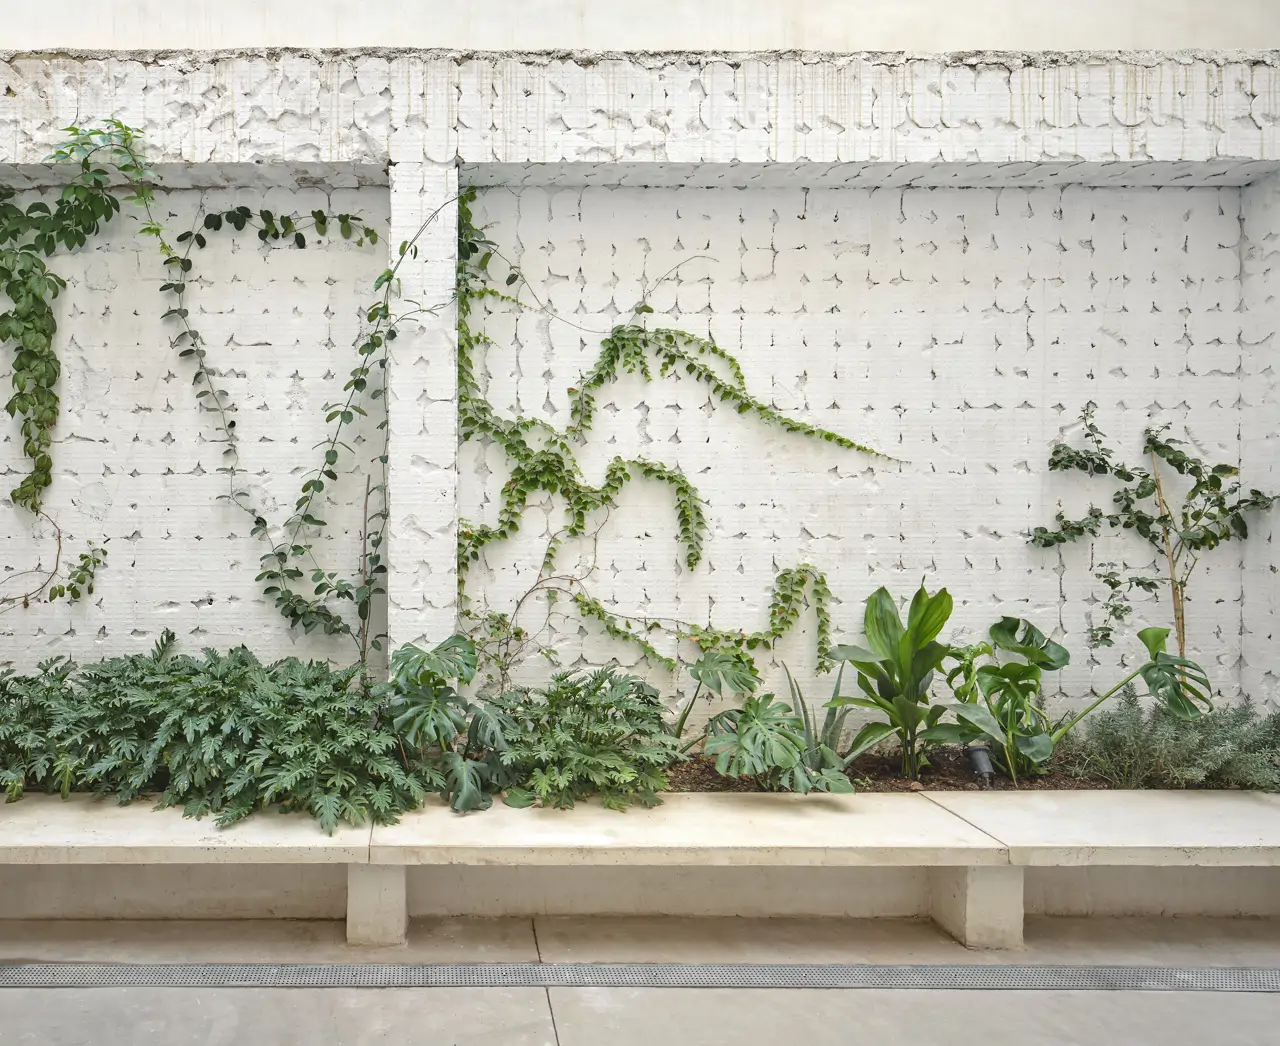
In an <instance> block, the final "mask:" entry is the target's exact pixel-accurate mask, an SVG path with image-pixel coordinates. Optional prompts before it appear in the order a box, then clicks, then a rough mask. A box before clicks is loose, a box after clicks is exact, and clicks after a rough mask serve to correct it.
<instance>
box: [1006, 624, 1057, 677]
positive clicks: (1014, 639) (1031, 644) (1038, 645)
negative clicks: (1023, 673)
mask: <svg viewBox="0 0 1280 1046" xmlns="http://www.w3.org/2000/svg"><path fill="white" fill-rule="evenodd" d="M988 634H989V635H990V636H991V641H992V642H993V643H994V644H995V645H996V646H997V647H999V648H1000V649H1001V650H1007V651H1009V652H1010V653H1012V654H1018V655H1020V656H1021V657H1023V658H1025V659H1026V660H1027V661H1028V662H1029V663H1030V664H1033V665H1038V666H1039V667H1040V668H1042V669H1044V670H1045V671H1047V672H1057V671H1058V670H1060V669H1062V668H1064V667H1066V665H1067V664H1068V663H1069V662H1070V661H1071V654H1070V653H1069V652H1068V651H1067V648H1066V647H1064V646H1061V645H1060V644H1058V643H1055V642H1054V641H1053V640H1052V639H1049V638H1048V637H1047V636H1046V635H1045V634H1044V633H1043V632H1041V631H1040V630H1039V629H1038V628H1036V626H1035V625H1033V624H1032V623H1031V622H1030V621H1027V620H1025V619H1022V618H1016V617H1002V618H1001V619H1000V620H999V621H997V622H996V623H995V624H994V625H992V626H991V628H990V630H989V633H988Z"/></svg>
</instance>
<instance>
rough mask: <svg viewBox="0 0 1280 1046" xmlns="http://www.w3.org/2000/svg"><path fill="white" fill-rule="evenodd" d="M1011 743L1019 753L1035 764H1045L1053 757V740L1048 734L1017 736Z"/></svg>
mask: <svg viewBox="0 0 1280 1046" xmlns="http://www.w3.org/2000/svg"><path fill="white" fill-rule="evenodd" d="M1013 743H1014V746H1015V747H1016V748H1017V749H1018V751H1019V752H1021V753H1022V754H1023V755H1024V756H1026V758H1028V759H1030V760H1031V762H1033V763H1036V764H1040V763H1043V762H1047V761H1048V759H1049V757H1050V756H1052V755H1053V738H1051V737H1050V736H1049V735H1048V734H1030V735H1028V734H1019V735H1018V736H1017V737H1016V738H1014V741H1013Z"/></svg>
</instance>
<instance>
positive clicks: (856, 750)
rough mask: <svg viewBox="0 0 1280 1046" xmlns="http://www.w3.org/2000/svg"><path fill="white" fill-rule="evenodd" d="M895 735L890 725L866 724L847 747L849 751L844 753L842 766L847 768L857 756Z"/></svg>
mask: <svg viewBox="0 0 1280 1046" xmlns="http://www.w3.org/2000/svg"><path fill="white" fill-rule="evenodd" d="M896 733H897V731H896V730H895V729H894V728H893V725H892V724H890V723H867V725H866V726H864V727H863V728H862V729H861V730H859V731H858V734H857V736H856V737H855V738H854V739H853V744H852V745H851V746H850V747H849V751H848V752H846V753H845V756H844V765H845V766H848V765H849V764H850V763H852V762H853V761H854V760H855V759H857V758H858V756H860V755H862V754H863V753H864V752H866V751H868V750H869V749H872V748H874V747H875V746H876V745H878V744H879V743H880V742H881V741H883V740H884V739H885V738H887V737H892V736H893V735H894V734H896Z"/></svg>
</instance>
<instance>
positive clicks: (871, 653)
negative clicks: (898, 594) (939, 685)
mask: <svg viewBox="0 0 1280 1046" xmlns="http://www.w3.org/2000/svg"><path fill="white" fill-rule="evenodd" d="M951 608H952V600H951V595H950V593H949V592H947V590H946V589H945V588H944V589H940V590H939V591H937V592H935V593H934V594H933V595H929V593H928V592H927V591H926V590H925V587H924V583H923V582H921V584H920V588H919V590H918V591H917V592H916V594H915V596H914V598H913V599H912V600H911V606H910V608H909V609H908V612H907V623H906V625H903V623H902V617H901V615H900V614H899V613H898V605H897V603H896V602H895V601H894V599H893V596H891V595H890V594H889V590H888V589H887V588H885V587H883V586H881V587H880V588H878V589H876V591H875V592H873V593H872V594H871V596H870V597H869V598H868V599H867V605H866V612H865V613H864V615H863V624H862V630H863V633H864V635H865V636H866V641H867V647H869V648H870V649H866V648H864V647H859V646H841V647H837V648H836V649H835V651H833V654H834V656H837V657H839V658H840V659H841V660H843V661H848V662H849V663H850V664H852V665H853V666H854V668H856V669H857V670H858V689H859V690H860V691H861V694H860V695H852V696H843V695H837V696H836V697H834V698H833V699H832V703H833V704H834V705H835V706H836V707H844V706H849V705H852V706H854V707H858V708H868V709H871V710H872V711H874V712H878V713H880V714H881V715H882V716H883V717H884V718H883V719H877V720H875V721H873V722H870V723H868V724H867V725H866V726H865V727H863V728H862V730H860V731H859V732H858V736H857V737H855V738H854V742H853V751H854V753H855V754H856V753H859V752H864V751H866V750H868V749H869V748H871V747H873V746H874V745H876V744H879V743H880V742H881V741H883V740H885V739H886V738H888V737H895V738H896V739H897V742H898V747H899V749H900V750H901V752H902V773H903V774H904V775H905V776H906V777H911V778H915V777H918V776H919V775H920V770H921V769H922V768H923V767H925V766H928V765H929V760H928V758H927V757H926V755H925V748H926V747H927V732H928V731H929V730H930V729H931V728H932V727H933V726H934V725H935V724H936V723H937V722H938V720H939V719H941V718H942V715H943V713H944V712H945V711H946V708H945V707H944V706H942V705H939V704H931V703H930V692H929V688H930V686H931V685H932V683H933V677H934V673H935V672H936V671H937V670H938V668H939V667H940V666H941V664H942V659H943V658H945V657H946V656H947V653H948V652H949V651H950V649H951V648H950V646H948V645H947V644H946V643H941V642H939V641H938V636H939V635H940V634H941V632H942V628H943V626H944V625H945V624H946V623H947V620H948V618H950V617H951Z"/></svg>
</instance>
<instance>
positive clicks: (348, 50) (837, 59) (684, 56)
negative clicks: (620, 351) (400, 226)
mask: <svg viewBox="0 0 1280 1046" xmlns="http://www.w3.org/2000/svg"><path fill="white" fill-rule="evenodd" d="M291 57H292V58H310V59H313V60H315V61H334V60H341V59H352V58H386V59H394V58H438V59H439V58H443V59H453V60H455V61H473V60H484V59H515V60H517V61H520V62H525V63H528V64H530V65H541V64H547V63H550V62H558V61H572V62H576V63H577V64H579V65H583V66H591V65H596V64H598V63H600V62H607V61H626V62H634V63H636V64H638V65H641V66H645V67H650V68H655V67H662V66H671V65H680V64H688V65H695V66H696V65H706V64H708V63H711V62H725V63H728V64H730V65H735V64H740V63H743V62H747V61H766V62H767V61H777V60H779V59H794V60H799V61H801V62H805V63H810V64H823V63H826V64H834V65H842V64H846V63H850V62H866V63H870V64H873V65H902V64H906V63H908V62H918V61H928V62H939V63H941V64H943V65H950V66H999V67H1004V68H1008V69H1017V68H1022V67H1025V66H1036V67H1046V66H1057V65H1084V64H1104V65H1111V64H1119V65H1131V66H1155V65H1164V64H1166V63H1170V62H1172V63H1175V64H1179V65H1192V64H1208V65H1234V64H1264V65H1280V49H1277V48H1270V49H1257V50H1252V49H1251V50H1229V51H1223V50H1203V49H1199V48H1186V49H1179V50H1174V51H1122V50H1110V51H1105V50H1104V51H948V52H944V53H935V52H916V51H853V52H848V51H839V52H838V51H796V50H790V51H785V50H782V51H594V50H573V49H565V50H552V51H475V50H457V49H449V48H414V47H342V48H289V47H244V48H225V49H217V50H199V49H182V48H166V49H163V50H92V49H77V48H58V47H50V48H47V49H39V50H30V49H27V50H0V61H6V62H7V61H13V60H14V59H22V58H26V59H42V60H46V61H49V60H57V59H82V60H101V59H106V58H115V59H123V60H126V61H139V62H172V61H180V62H181V61H190V62H212V61H220V60H226V59H233V58H267V59H273V60H274V59H280V58H291Z"/></svg>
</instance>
